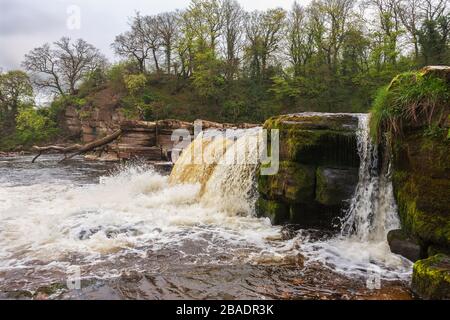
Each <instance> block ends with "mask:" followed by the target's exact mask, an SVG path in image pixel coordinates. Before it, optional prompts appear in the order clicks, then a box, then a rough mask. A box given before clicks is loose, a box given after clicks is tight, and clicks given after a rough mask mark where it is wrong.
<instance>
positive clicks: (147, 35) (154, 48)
mask: <svg viewBox="0 0 450 320" xmlns="http://www.w3.org/2000/svg"><path fill="white" fill-rule="evenodd" d="M158 25H159V22H158V19H157V18H156V17H155V16H145V17H143V18H142V17H139V15H138V16H136V18H135V23H134V26H133V28H134V29H135V30H136V32H137V34H138V35H139V37H141V38H142V39H143V42H144V43H145V44H146V45H147V46H148V48H149V49H150V51H151V53H152V57H153V62H154V64H155V69H156V72H158V73H159V72H160V71H161V68H160V67H159V60H158V51H159V49H160V47H161V37H160V33H159V26H158Z"/></svg>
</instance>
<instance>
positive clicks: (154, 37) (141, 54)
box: [111, 12, 159, 73]
mask: <svg viewBox="0 0 450 320" xmlns="http://www.w3.org/2000/svg"><path fill="white" fill-rule="evenodd" d="M130 27H131V30H129V31H127V32H125V33H122V34H120V35H118V36H117V37H116V39H115V40H114V43H112V44H111V47H112V48H113V49H114V52H115V53H116V54H117V55H119V56H122V57H125V58H127V59H132V60H134V61H136V62H137V64H138V66H139V71H140V72H141V73H144V72H146V71H147V70H146V62H147V60H148V58H149V56H150V54H152V55H153V59H154V62H155V67H156V70H157V71H159V63H158V58H157V55H156V52H157V50H158V49H159V35H158V31H157V21H156V19H155V18H154V17H150V16H148V17H143V16H141V15H140V14H139V12H138V13H136V16H135V17H133V18H132V20H131V22H130Z"/></svg>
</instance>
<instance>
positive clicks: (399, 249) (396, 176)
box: [389, 67, 450, 299]
mask: <svg viewBox="0 0 450 320" xmlns="http://www.w3.org/2000/svg"><path fill="white" fill-rule="evenodd" d="M429 77H433V78H436V79H443V80H444V83H446V88H447V89H445V90H443V91H442V90H441V92H443V93H441V95H442V96H443V97H440V98H439V99H440V100H441V101H442V102H441V104H440V105H436V107H435V110H434V115H433V114H430V116H429V117H428V119H426V121H421V120H420V117H421V116H422V117H423V114H424V113H425V111H423V110H424V109H425V108H427V107H428V104H429V102H428V101H429V98H427V99H425V98H422V99H421V100H418V101H416V104H417V107H416V108H417V110H418V111H422V113H418V118H417V119H418V120H417V121H415V120H414V119H411V120H410V121H408V120H403V123H402V134H400V135H397V136H396V137H395V138H394V139H393V141H392V142H391V148H392V160H393V163H392V165H393V174H392V182H393V186H394V193H395V197H396V201H397V205H398V209H399V215H400V219H401V222H402V230H396V231H393V232H391V233H390V235H389V242H390V244H391V250H392V251H393V252H395V253H399V254H402V255H404V256H406V257H407V258H409V259H411V260H413V261H416V260H419V259H424V260H419V261H417V262H416V264H415V266H414V275H413V282H412V288H413V290H414V291H415V292H416V293H417V294H418V295H419V296H421V297H423V298H429V299H449V298H450V263H449V261H450V258H449V256H448V254H449V253H450V139H449V138H450V136H449V132H450V131H449V130H450V118H449V117H450V116H449V114H450V100H448V97H449V96H450V68H448V67H429V68H426V69H424V70H422V71H421V72H420V73H419V74H418V75H417V79H418V80H417V84H414V85H412V86H411V90H419V89H420V90H421V88H424V87H427V86H426V85H424V84H423V83H420V82H419V81H422V82H423V81H427V79H429ZM422 78H423V80H420V79H422ZM397 85H398V83H397V82H396V80H394V81H393V83H392V84H391V87H390V88H389V92H391V93H392V95H393V98H395V99H398V98H399V94H400V93H401V92H400V93H398V94H397V93H396V92H397V91H396V88H397ZM444 86H445V85H444ZM422 95H423V97H427V96H428V95H430V96H431V93H428V92H424V93H423V94H422ZM438 108H440V109H438ZM446 254H447V255H446Z"/></svg>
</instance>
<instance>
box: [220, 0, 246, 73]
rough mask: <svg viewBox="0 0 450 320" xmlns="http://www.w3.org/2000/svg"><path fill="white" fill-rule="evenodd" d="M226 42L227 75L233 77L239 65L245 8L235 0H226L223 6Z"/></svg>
mask: <svg viewBox="0 0 450 320" xmlns="http://www.w3.org/2000/svg"><path fill="white" fill-rule="evenodd" d="M222 12H223V26H224V32H223V35H224V42H225V56H226V64H227V70H226V77H227V79H228V80H231V79H233V77H234V76H235V74H236V73H237V70H238V67H239V51H240V49H241V42H242V34H243V20H244V10H243V9H242V7H241V6H240V4H239V3H238V2H237V1H235V0H225V1H224V3H223V6H222Z"/></svg>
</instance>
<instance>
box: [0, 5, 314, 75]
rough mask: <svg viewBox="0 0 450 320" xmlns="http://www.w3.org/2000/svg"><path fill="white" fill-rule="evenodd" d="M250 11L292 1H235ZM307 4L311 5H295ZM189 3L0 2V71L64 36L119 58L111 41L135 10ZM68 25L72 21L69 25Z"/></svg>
mask: <svg viewBox="0 0 450 320" xmlns="http://www.w3.org/2000/svg"><path fill="white" fill-rule="evenodd" d="M239 2H240V3H241V4H242V6H243V7H244V8H245V9H246V10H248V11H250V10H255V9H258V10H262V9H267V8H274V7H282V8H285V9H289V8H290V7H291V6H292V4H293V2H294V0H239ZM298 2H300V3H307V2H309V0H299V1H298ZM188 4H189V1H188V0H37V1H36V0H0V68H2V69H3V70H4V71H5V70H11V69H15V68H19V67H20V63H21V61H22V60H23V57H24V55H25V53H27V52H28V51H30V50H31V49H33V48H35V47H37V46H41V45H42V44H44V43H46V42H53V41H55V40H57V39H59V38H61V37H62V36H69V37H71V38H83V39H85V40H87V41H88V42H89V43H91V44H93V45H95V46H96V47H97V48H99V49H100V50H101V51H102V52H103V53H104V54H105V55H106V56H107V57H108V58H109V59H110V60H112V61H114V60H115V59H117V58H116V57H114V54H113V52H112V51H111V49H110V44H111V42H113V40H114V37H115V36H116V35H118V34H119V33H121V32H123V31H124V30H126V29H127V23H128V21H129V17H130V16H132V15H133V14H134V12H135V11H140V12H141V13H142V14H156V13H159V12H164V11H171V10H175V9H183V8H185V7H186V6H187V5H188ZM73 6H77V7H75V8H79V9H80V13H81V14H80V17H81V23H80V28H79V29H77V28H76V25H73V24H72V26H75V28H73V27H71V28H69V27H68V26H67V25H68V18H69V17H70V16H73V15H71V14H73V13H74V12H73V11H71V12H68V11H70V10H71V8H73ZM70 21H72V20H70Z"/></svg>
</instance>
